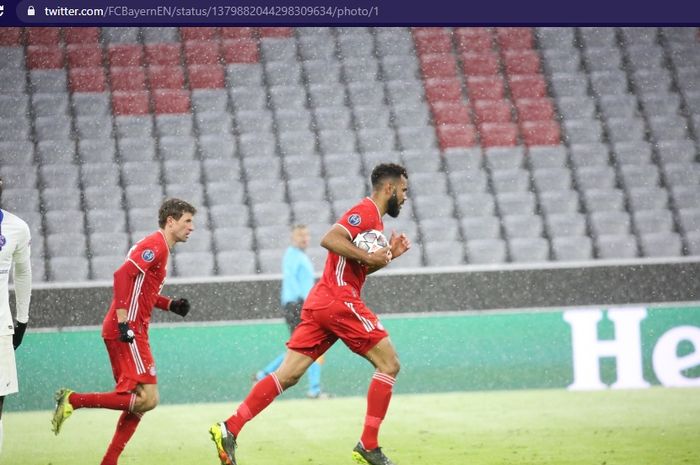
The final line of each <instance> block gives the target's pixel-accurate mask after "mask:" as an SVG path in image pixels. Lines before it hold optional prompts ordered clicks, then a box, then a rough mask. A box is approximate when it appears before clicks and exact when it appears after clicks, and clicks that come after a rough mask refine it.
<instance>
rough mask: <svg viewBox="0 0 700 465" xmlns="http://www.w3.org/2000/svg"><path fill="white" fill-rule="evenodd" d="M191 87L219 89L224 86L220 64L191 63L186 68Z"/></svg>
mask: <svg viewBox="0 0 700 465" xmlns="http://www.w3.org/2000/svg"><path fill="white" fill-rule="evenodd" d="M187 71H188V73H189V76H190V88H192V89H220V88H222V87H224V86H225V75H224V68H223V67H222V66H221V65H192V66H189V67H188V68H187Z"/></svg>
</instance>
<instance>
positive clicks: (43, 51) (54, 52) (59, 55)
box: [27, 45, 65, 69]
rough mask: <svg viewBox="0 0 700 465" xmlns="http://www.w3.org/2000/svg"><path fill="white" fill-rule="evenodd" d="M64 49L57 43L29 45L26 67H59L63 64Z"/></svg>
mask: <svg viewBox="0 0 700 465" xmlns="http://www.w3.org/2000/svg"><path fill="white" fill-rule="evenodd" d="M64 58H65V56H64V49H63V48H62V47H59V46H58V45H29V46H28V47H27V68H29V69H60V68H63V64H64Z"/></svg>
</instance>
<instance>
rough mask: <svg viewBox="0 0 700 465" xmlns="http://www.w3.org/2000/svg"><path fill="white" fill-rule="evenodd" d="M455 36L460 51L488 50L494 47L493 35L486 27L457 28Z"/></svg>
mask: <svg viewBox="0 0 700 465" xmlns="http://www.w3.org/2000/svg"><path fill="white" fill-rule="evenodd" d="M454 37H455V44H456V46H457V50H459V52H460V53H469V52H481V51H484V52H487V51H491V50H492V48H493V35H492V33H491V30H490V29H489V28H486V27H460V28H456V29H455V32H454Z"/></svg>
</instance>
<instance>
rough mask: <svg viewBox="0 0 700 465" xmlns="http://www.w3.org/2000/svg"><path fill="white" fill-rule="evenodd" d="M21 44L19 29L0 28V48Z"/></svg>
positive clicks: (20, 29) (20, 31) (20, 30)
mask: <svg viewBox="0 0 700 465" xmlns="http://www.w3.org/2000/svg"><path fill="white" fill-rule="evenodd" d="M21 44H22V28H21V27H0V46H4V47H7V46H13V45H21Z"/></svg>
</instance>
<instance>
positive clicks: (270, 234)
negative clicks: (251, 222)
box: [255, 224, 289, 249]
mask: <svg viewBox="0 0 700 465" xmlns="http://www.w3.org/2000/svg"><path fill="white" fill-rule="evenodd" d="M255 241H256V244H257V248H258V249H281V248H284V247H285V246H286V245H287V244H288V243H289V226H287V225H286V224H278V225H271V226H259V227H257V228H255Z"/></svg>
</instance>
